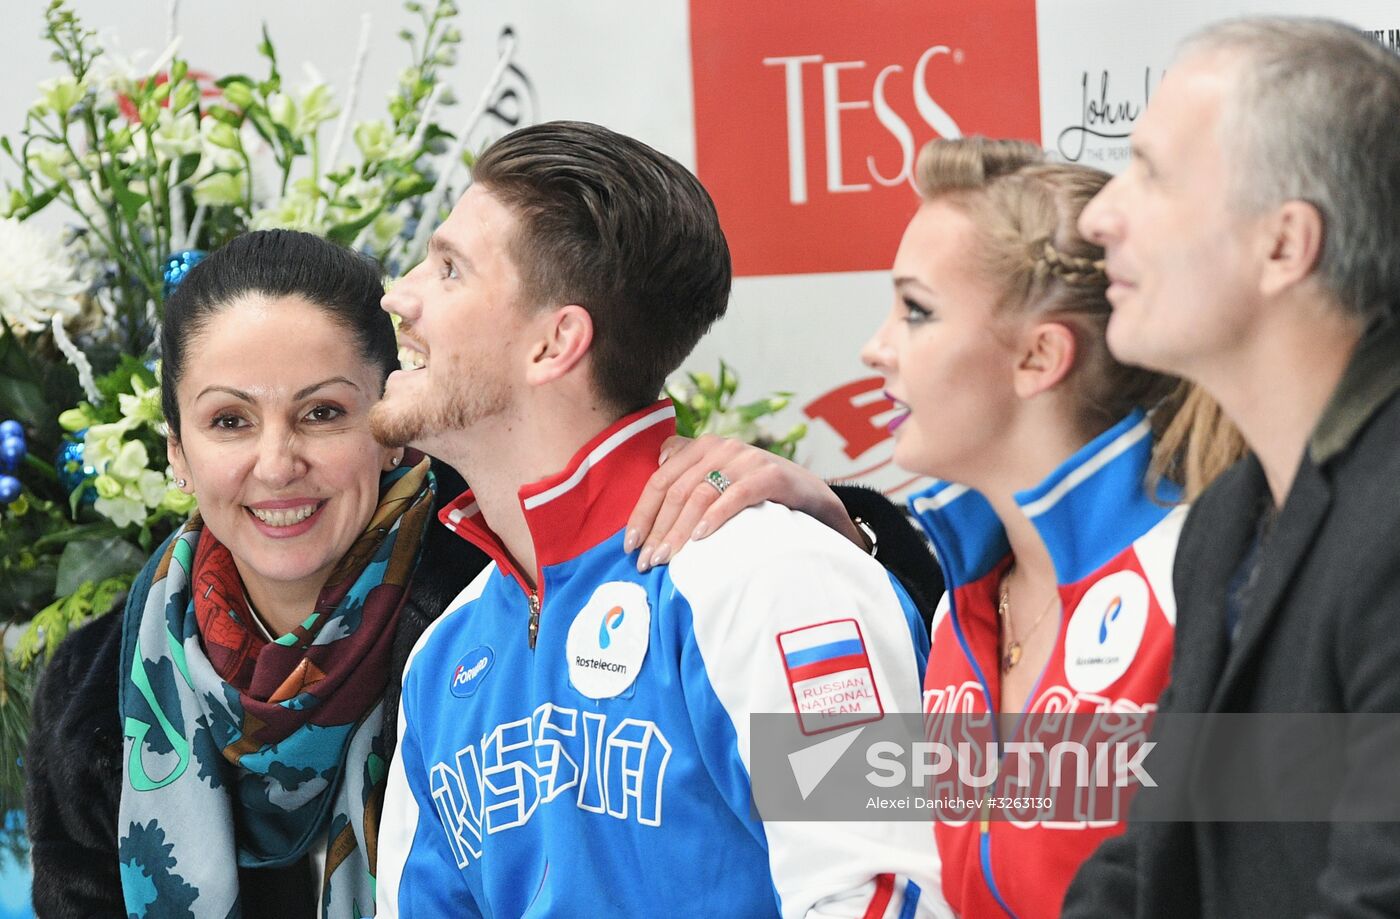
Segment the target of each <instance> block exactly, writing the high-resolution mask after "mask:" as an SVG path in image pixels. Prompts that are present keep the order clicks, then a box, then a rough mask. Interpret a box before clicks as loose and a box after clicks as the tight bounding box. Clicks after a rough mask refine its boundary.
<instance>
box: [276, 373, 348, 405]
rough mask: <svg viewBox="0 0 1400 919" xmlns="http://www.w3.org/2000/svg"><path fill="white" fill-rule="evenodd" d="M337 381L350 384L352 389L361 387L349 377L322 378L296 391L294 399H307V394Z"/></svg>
mask: <svg viewBox="0 0 1400 919" xmlns="http://www.w3.org/2000/svg"><path fill="white" fill-rule="evenodd" d="M336 383H344V384H345V385H346V386H349V387H350V388H351V389H353V390H356V391H358V390H359V388H360V387H359V386H357V385H356V384H355V382H354V381H353V380H351V379H349V378H348V377H330V378H329V379H325V380H322V381H321V382H319V383H312V384H311V385H310V386H307V387H305V388H303V389H298V390H297V391H296V393H295V394H294V395H293V396H292V401H293V402H300V401H301V400H302V399H305V398H306V397H307V396H309V395H311V394H312V393H314V392H315V391H316V390H318V389H322V388H324V387H326V386H334V385H335V384H336Z"/></svg>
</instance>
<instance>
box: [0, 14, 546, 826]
mask: <svg viewBox="0 0 1400 919" xmlns="http://www.w3.org/2000/svg"><path fill="white" fill-rule="evenodd" d="M404 7H405V10H406V12H407V14H408V15H409V17H410V21H411V22H412V23H413V25H412V27H410V28H405V29H403V30H402V31H400V32H399V37H400V38H401V39H402V40H403V41H404V43H405V44H406V45H407V48H408V55H407V57H408V62H407V66H406V67H405V68H404V70H403V71H402V73H401V75H400V77H399V80H398V83H397V85H396V86H395V87H394V88H393V90H392V92H391V93H390V94H389V97H388V106H387V110H386V112H385V114H384V115H383V116H382V117H380V118H377V119H368V120H360V121H353V120H352V115H353V112H354V110H355V108H356V105H357V97H358V95H359V92H360V86H359V84H360V73H361V70H362V67H363V64H364V60H365V57H366V54H367V52H368V47H369V40H370V34H371V33H370V28H369V22H368V17H366V18H365V20H364V21H363V22H362V32H361V41H360V47H359V51H358V53H357V55H356V58H355V64H354V70H353V72H352V73H351V75H350V80H349V91H348V93H347V94H346V96H345V101H344V103H343V104H341V103H340V102H338V101H337V98H336V94H335V93H334V92H333V91H332V89H331V87H330V86H329V85H327V84H326V83H324V82H322V81H320V80H312V81H310V82H309V83H307V84H305V85H301V86H298V87H292V86H290V85H289V83H288V81H287V80H286V79H285V77H284V75H283V73H282V72H281V70H280V67H279V61H278V55H277V50H276V47H275V46H274V44H273V41H272V39H271V37H269V36H268V35H267V32H266V30H264V32H263V40H262V42H261V43H260V44H259V46H258V48H257V53H258V55H259V57H260V58H261V61H262V65H261V66H262V70H263V72H262V73H261V74H259V75H256V76H254V75H249V74H241V73H238V74H228V75H224V76H220V77H215V76H212V75H209V74H206V73H203V72H200V71H198V70H197V69H195V68H194V67H193V66H192V65H191V64H190V62H188V61H186V60H185V59H184V58H183V57H181V55H180V53H179V45H180V42H179V39H178V38H177V37H176V36H175V35H174V34H173V33H174V28H173V21H174V10H175V7H174V6H172V28H171V30H170V31H171V33H172V34H171V35H170V43H169V46H168V47H167V48H166V49H165V51H164V52H163V53H162V54H160V55H159V56H157V57H156V59H155V60H154V61H153V62H151V63H150V64H148V65H145V66H141V67H137V66H135V65H133V64H132V63H130V62H123V61H120V60H118V59H116V58H115V57H114V56H112V55H109V54H107V53H106V52H105V51H104V49H103V48H102V46H101V45H100V43H99V42H98V41H97V39H96V36H95V35H94V33H93V32H92V31H90V30H88V29H86V28H84V26H83V24H82V23H81V22H80V21H79V19H78V17H77V16H76V15H75V14H74V12H73V11H72V10H71V9H70V8H69V6H68V5H67V3H66V2H65V0H53V2H51V3H50V4H49V5H48V7H47V10H46V13H45V29H44V33H43V39H44V40H45V41H46V42H47V43H48V44H49V45H50V46H51V47H52V49H53V54H52V59H53V60H54V61H55V62H56V63H57V64H58V65H59V66H60V74H59V75H58V76H57V77H55V78H53V79H50V80H47V81H45V82H44V83H42V84H41V85H40V87H39V95H38V98H37V100H36V101H35V102H34V103H33V105H32V106H30V108H29V110H28V112H27V113H26V115H25V118H24V123H23V124H22V125H21V126H20V128H19V130H18V132H17V133H15V134H12V135H10V136H6V137H0V156H4V157H6V158H8V159H9V161H10V162H11V164H12V165H13V167H14V169H13V170H11V172H12V173H13V174H14V175H15V176H16V178H15V179H14V180H13V181H11V182H7V183H6V184H5V187H4V188H3V190H0V420H3V421H4V424H0V447H4V452H3V453H2V454H0V636H3V637H4V638H5V642H4V648H5V649H6V650H7V652H8V653H0V813H3V812H5V811H8V810H10V809H12V808H14V807H16V806H17V805H18V800H19V798H18V794H19V789H20V787H21V772H20V769H19V761H20V750H22V745H23V741H24V736H25V732H26V729H27V721H28V719H27V714H26V707H27V700H28V691H29V680H30V679H31V674H30V673H29V668H30V665H31V664H32V663H33V662H35V661H41V660H44V659H46V658H47V656H48V654H49V653H51V652H52V650H53V649H54V648H55V647H56V646H57V644H58V642H59V641H60V640H61V639H62V638H63V637H64V636H65V635H66V634H67V633H68V632H69V631H70V630H71V629H73V628H75V627H76V626H78V625H79V624H81V623H82V622H84V621H86V620H88V619H90V618H92V617H94V616H99V615H102V614H104V613H107V612H108V611H110V610H111V609H112V608H114V607H115V606H116V605H117V604H119V603H120V602H121V600H122V599H123V597H124V595H125V592H126V590H127V589H128V587H129V586H130V584H131V582H132V580H133V578H134V576H135V574H136V572H137V571H138V570H139V568H140V566H141V564H142V562H143V561H144V560H145V559H146V557H147V556H148V555H149V553H150V552H151V550H152V549H153V548H154V547H155V546H156V545H158V544H159V542H160V541H161V540H163V539H164V538H165V537H166V536H167V535H168V534H169V533H170V531H171V530H172V529H173V528H174V527H175V526H176V525H178V523H179V522H180V521H181V520H183V519H184V517H185V516H186V515H187V514H188V513H189V512H190V511H191V510H192V509H193V500H192V499H191V498H189V497H188V496H186V495H184V494H183V493H181V492H180V491H179V490H178V489H176V488H174V486H173V483H172V476H171V473H170V470H169V468H168V465H167V461H166V451H165V433H164V429H163V427H162V423H161V409H160V398H159V374H160V364H159V355H158V354H157V353H155V342H156V340H157V333H158V329H159V325H160V321H161V316H162V312H163V307H164V303H165V299H166V297H167V296H168V295H169V294H170V292H171V290H172V289H173V288H174V286H175V285H177V284H178V283H179V281H180V279H181V278H182V277H183V276H184V274H185V273H186V272H187V271H189V269H190V268H191V267H192V266H193V265H195V264H197V263H198V261H199V259H200V258H202V256H203V254H204V252H206V251H208V250H212V249H214V248H216V247H217V246H219V245H221V244H222V243H224V242H225V241H227V240H228V239H230V238H232V237H233V236H236V235H237V234H239V233H242V232H244V231H246V230H250V229H261V228H272V227H286V228H293V229H298V230H304V231H307V232H312V233H317V234H320V235H323V236H326V237H329V238H331V239H333V240H336V241H338V242H341V243H343V244H345V245H348V246H351V247H353V248H356V249H358V250H361V251H363V252H366V253H367V254H369V255H371V256H373V257H375V258H376V259H378V260H379V261H380V263H381V264H382V265H384V267H385V270H386V272H388V273H389V274H396V273H398V272H399V271H400V270H402V269H403V268H406V267H410V266H411V265H413V264H414V263H416V262H417V261H418V260H419V259H420V258H421V257H422V252H423V251H424V248H425V245H426V241H427V233H428V231H429V230H430V229H431V227H432V226H433V225H434V224H436V222H437V218H438V216H439V215H440V212H441V208H442V206H443V204H444V203H446V202H450V201H451V200H454V199H455V196H454V195H453V192H454V190H455V189H454V188H452V184H453V182H454V181H456V182H457V183H458V184H459V185H460V184H462V183H464V182H465V181H466V179H465V177H464V176H463V173H462V171H461V170H459V169H458V168H457V167H458V166H460V165H461V164H463V163H464V162H469V153H468V151H467V149H466V146H467V138H468V135H469V134H470V133H471V131H472V128H473V126H474V125H475V124H476V122H477V121H478V120H480V119H481V118H482V115H483V112H485V111H486V110H487V108H488V105H489V104H490V102H491V100H492V95H493V94H494V93H496V92H497V90H498V88H499V86H500V84H501V82H502V80H503V78H504V77H505V76H506V75H507V72H508V71H510V72H513V73H514V74H515V75H516V76H517V77H523V75H522V74H520V71H519V69H518V68H517V67H516V66H515V65H514V64H513V63H512V62H511V57H512V54H513V51H514V39H513V36H511V35H509V34H507V35H505V36H503V38H504V41H503V44H502V46H501V57H500V61H499V62H498V65H497V67H496V68H495V70H494V72H493V74H492V76H491V78H490V85H488V86H487V87H486V90H485V91H484V92H483V94H482V97H481V100H480V102H479V103H478V105H477V106H476V108H475V109H474V110H473V112H472V113H470V114H469V115H468V116H467V117H466V118H465V119H464V120H463V121H462V122H460V125H459V128H458V130H457V131H456V132H455V133H454V132H452V131H448V130H447V129H445V128H444V127H443V126H442V125H441V123H440V116H441V115H442V114H443V113H444V112H448V111H449V107H450V106H452V105H453V104H454V99H453V98H452V92H451V90H450V89H449V88H448V87H447V84H446V82H445V81H444V76H445V72H446V70H447V68H449V67H451V66H452V65H453V64H454V62H455V55H456V49H457V45H458V44H459V43H460V41H461V34H460V32H459V30H458V28H457V26H456V25H455V19H456V16H457V13H458V11H457V8H456V6H455V4H454V3H453V2H451V0H436V2H433V3H427V4H424V3H419V2H415V0H409V2H406V3H405V4H404ZM454 174H455V175H456V176H457V178H456V179H454ZM40 215H44V216H43V217H42V218H41V219H38V220H36V219H34V218H36V217H39V216H40ZM55 218H57V219H55ZM57 226H62V227H63V229H61V230H55V229H53V228H54V227H57ZM0 836H5V834H4V833H3V831H0ZM6 838H7V840H8V841H11V842H13V838H12V837H6Z"/></svg>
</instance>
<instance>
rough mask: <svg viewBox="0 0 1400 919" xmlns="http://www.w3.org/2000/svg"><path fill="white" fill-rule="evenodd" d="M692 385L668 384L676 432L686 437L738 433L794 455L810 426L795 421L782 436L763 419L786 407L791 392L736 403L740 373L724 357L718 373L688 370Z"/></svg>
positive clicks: (756, 444) (763, 445)
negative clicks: (717, 374)
mask: <svg viewBox="0 0 1400 919" xmlns="http://www.w3.org/2000/svg"><path fill="white" fill-rule="evenodd" d="M686 376H687V378H688V379H689V381H690V385H688V386H685V385H682V386H673V387H667V389H666V395H667V396H669V397H670V399H671V401H672V402H673V403H675V406H676V432H677V433H679V434H681V435H682V436H684V437H699V436H700V435H701V434H718V435H720V436H721V437H737V438H738V439H740V440H742V441H745V442H746V443H750V444H753V445H754V446H757V447H762V448H763V449H765V450H770V451H772V452H773V453H776V454H778V455H779V456H782V457H785V458H787V459H792V458H793V456H794V455H795V454H796V452H797V444H798V442H799V441H801V440H802V438H804V437H806V436H807V426H806V425H805V424H796V425H793V426H792V427H791V428H789V429H788V430H787V432H786V433H784V434H783V435H781V436H776V437H775V436H774V435H773V434H772V433H770V432H769V431H768V430H767V428H766V427H765V426H764V425H763V424H762V423H761V422H762V420H763V419H764V418H768V417H770V416H772V415H776V414H777V413H778V412H781V411H782V410H783V409H785V408H787V405H788V400H789V399H790V398H791V397H792V393H790V392H777V393H774V394H773V395H771V396H768V397H767V398H764V399H759V400H757V401H754V402H748V403H745V404H743V405H735V404H734V397H735V395H736V394H737V393H738V391H739V375H738V374H737V373H735V372H734V368H732V367H730V366H729V365H728V364H726V363H725V362H724V361H720V362H719V377H718V378H716V377H713V376H711V375H710V374H708V373H688V374H686Z"/></svg>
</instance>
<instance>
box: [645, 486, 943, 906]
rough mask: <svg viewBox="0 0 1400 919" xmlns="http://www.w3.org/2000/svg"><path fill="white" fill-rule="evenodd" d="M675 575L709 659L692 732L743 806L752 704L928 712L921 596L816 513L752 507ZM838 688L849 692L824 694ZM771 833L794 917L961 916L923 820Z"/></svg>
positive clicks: (827, 714)
mask: <svg viewBox="0 0 1400 919" xmlns="http://www.w3.org/2000/svg"><path fill="white" fill-rule="evenodd" d="M670 577H671V581H672V584H673V585H674V587H675V588H676V590H677V592H678V593H679V594H680V595H681V596H682V597H684V599H685V601H686V604H687V605H688V606H689V608H690V615H691V628H692V630H693V639H694V642H695V645H696V647H697V648H698V651H699V656H700V657H701V658H702V659H703V662H704V666H703V673H687V674H686V675H685V677H684V679H685V680H686V682H687V692H688V694H689V695H690V696H691V697H692V698H691V709H692V712H693V715H692V717H693V718H694V719H695V720H696V733H697V736H700V737H701V738H702V743H706V742H710V743H712V744H713V745H714V746H713V751H714V752H712V753H711V755H710V756H708V757H707V759H708V760H709V761H710V769H711V773H712V775H715V776H716V779H717V783H718V784H720V785H721V787H722V790H723V791H724V793H725V794H726V796H727V798H729V799H731V800H730V803H731V807H734V808H735V809H736V812H738V811H740V809H742V812H744V813H747V811H748V788H747V787H746V786H747V783H748V781H749V776H750V775H751V768H750V767H751V760H750V754H751V743H750V741H751V737H750V735H751V730H752V729H751V723H750V715H751V714H755V713H770V712H771V713H794V714H795V715H796V716H797V717H798V718H799V719H801V723H802V724H803V725H808V722H809V721H810V726H811V727H812V728H814V733H819V732H820V731H821V730H825V729H831V728H834V727H839V726H840V722H841V721H842V719H844V718H848V717H853V718H854V719H855V720H860V719H864V720H866V721H870V720H875V719H878V718H881V717H884V716H885V715H886V714H892V713H897V712H898V713H918V712H920V711H921V710H922V708H921V683H922V675H923V674H922V664H923V662H924V660H925V659H926V656H927V647H928V645H927V637H926V635H925V633H924V632H923V626H922V622H921V621H920V620H919V617H918V612H917V610H916V609H915V608H914V605H913V603H912V602H911V601H910V600H909V598H908V596H907V595H906V594H905V593H904V591H903V589H902V588H901V587H899V586H898V582H896V581H895V580H894V579H893V578H891V577H890V576H889V575H888V573H887V572H886V571H885V570H884V569H883V568H882V567H881V566H880V565H879V564H877V563H876V562H874V561H873V560H872V559H870V558H869V557H867V556H865V555H863V554H861V553H860V552H859V551H857V550H855V549H854V547H852V546H851V545H850V544H849V543H847V542H846V541H845V540H844V539H843V538H842V537H840V536H839V535H837V534H835V533H832V532H831V531H829V530H827V529H826V528H825V527H823V526H821V525H820V524H818V523H816V522H815V521H813V520H811V518H808V517H805V516H804V515H802V514H798V513H795V512H793V511H789V510H788V509H787V508H783V507H779V506H777V505H772V504H764V505H760V506H759V507H757V508H752V509H750V510H748V511H745V512H743V513H742V514H740V515H739V516H737V517H735V518H734V519H733V520H732V521H730V522H729V523H728V524H726V525H725V527H724V528H722V529H721V530H719V531H718V532H716V533H715V534H713V535H712V536H710V537H708V538H706V539H704V540H702V541H700V542H698V543H691V544H689V545H687V546H686V547H685V548H684V550H683V551H681V552H680V553H678V554H677V556H676V558H675V559H674V560H673V561H672V562H671V564H670ZM693 669H696V670H697V671H698V670H699V669H700V668H693ZM831 687H842V689H841V690H840V692H842V693H844V694H845V695H844V699H845V701H843V702H841V703H839V704H835V703H833V704H827V702H825V701H823V699H824V695H823V694H824V693H826V694H828V695H829V694H830V692H829V690H830V688H831ZM852 709H854V711H852ZM805 730H806V728H805V727H804V731H805ZM721 744H728V747H727V749H724V750H720V749H719V746H720V745H721ZM726 757H727V761H726V760H725V758H726ZM735 776H737V777H738V781H737V782H735V781H729V777H735ZM741 784H742V785H744V786H745V787H740V785H741ZM725 786H728V787H725ZM762 833H763V836H764V840H765V843H766V847H767V850H768V859H769V868H770V872H771V875H772V878H773V885H774V888H775V890H776V893H777V897H778V901H779V904H780V906H781V910H782V915H783V917H784V919H809V917H852V919H854V917H873V916H880V917H888V919H914V917H951V916H952V911H951V910H950V909H949V908H948V906H947V903H946V902H945V900H944V899H943V896H942V891H941V886H940V883H939V871H940V868H939V859H938V852H937V848H936V846H935V844H934V837H933V827H932V825H931V823H929V822H927V821H896V820H889V821H859V822H857V821H825V822H817V821H802V822H793V821H767V822H765V823H764V824H763V826H762Z"/></svg>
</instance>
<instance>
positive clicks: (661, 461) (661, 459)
mask: <svg viewBox="0 0 1400 919" xmlns="http://www.w3.org/2000/svg"><path fill="white" fill-rule="evenodd" d="M670 458H671V451H670V450H662V451H661V455H660V456H658V457H657V458H656V465H658V466H664V465H666V461H667V460H668V459H670Z"/></svg>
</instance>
